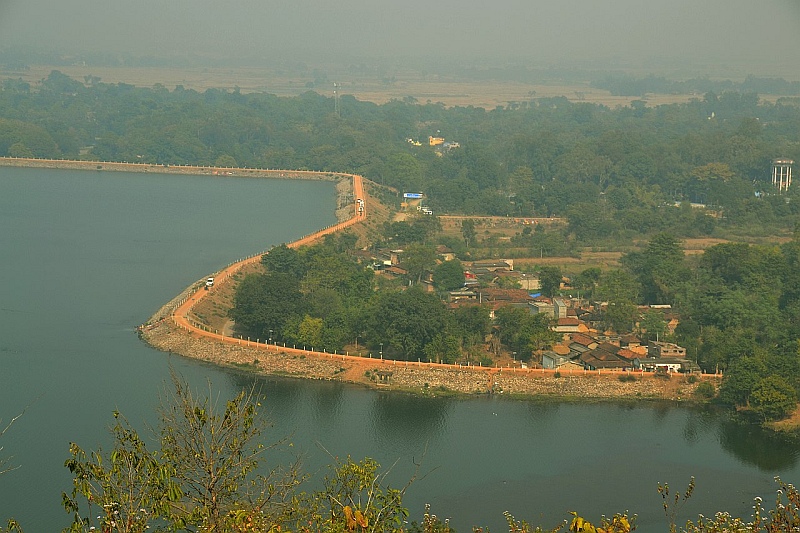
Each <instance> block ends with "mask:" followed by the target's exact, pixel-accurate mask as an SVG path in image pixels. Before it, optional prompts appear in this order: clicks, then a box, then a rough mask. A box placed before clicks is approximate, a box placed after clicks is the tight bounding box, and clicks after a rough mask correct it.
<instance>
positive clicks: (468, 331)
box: [453, 306, 492, 348]
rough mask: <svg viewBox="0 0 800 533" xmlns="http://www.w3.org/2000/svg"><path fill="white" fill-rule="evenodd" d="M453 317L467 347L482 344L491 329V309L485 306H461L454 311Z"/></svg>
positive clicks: (462, 341) (463, 343)
mask: <svg viewBox="0 0 800 533" xmlns="http://www.w3.org/2000/svg"><path fill="white" fill-rule="evenodd" d="M453 318H454V320H455V324H456V326H455V327H456V329H457V330H458V332H459V335H460V337H461V343H462V345H463V346H465V347H467V348H469V347H472V346H475V345H478V344H482V343H483V341H484V339H485V338H486V335H488V334H489V331H490V330H491V326H492V322H491V318H490V317H489V310H488V309H487V308H486V307H483V306H469V307H459V308H457V309H456V310H455V311H453Z"/></svg>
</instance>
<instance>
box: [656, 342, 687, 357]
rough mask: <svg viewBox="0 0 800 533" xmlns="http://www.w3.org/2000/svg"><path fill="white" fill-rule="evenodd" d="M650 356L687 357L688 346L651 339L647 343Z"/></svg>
mask: <svg viewBox="0 0 800 533" xmlns="http://www.w3.org/2000/svg"><path fill="white" fill-rule="evenodd" d="M647 356H648V357H656V358H659V357H673V358H674V357H683V358H685V357H686V348H684V347H682V346H678V345H677V344H674V343H671V342H659V341H650V342H648V343H647Z"/></svg>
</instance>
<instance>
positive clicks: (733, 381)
mask: <svg viewBox="0 0 800 533" xmlns="http://www.w3.org/2000/svg"><path fill="white" fill-rule="evenodd" d="M766 374H767V369H766V367H765V366H764V363H763V362H762V361H761V360H759V359H756V358H755V357H741V358H739V359H737V360H735V361H733V362H732V363H731V364H730V366H729V367H728V370H727V372H725V375H724V379H723V380H722V385H721V386H720V389H719V397H720V399H721V400H722V401H723V402H725V403H728V404H730V405H735V406H749V405H750V398H751V396H752V394H753V392H754V391H755V390H756V388H757V387H758V386H759V385H760V383H761V381H762V379H763V378H764V377H765V376H766ZM762 394H765V393H762ZM763 397H765V396H763Z"/></svg>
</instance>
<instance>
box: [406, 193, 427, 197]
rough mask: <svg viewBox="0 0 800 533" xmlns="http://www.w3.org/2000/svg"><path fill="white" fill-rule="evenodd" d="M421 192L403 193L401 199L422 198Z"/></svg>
mask: <svg viewBox="0 0 800 533" xmlns="http://www.w3.org/2000/svg"><path fill="white" fill-rule="evenodd" d="M422 196H423V195H422V193H421V192H404V193H403V198H422Z"/></svg>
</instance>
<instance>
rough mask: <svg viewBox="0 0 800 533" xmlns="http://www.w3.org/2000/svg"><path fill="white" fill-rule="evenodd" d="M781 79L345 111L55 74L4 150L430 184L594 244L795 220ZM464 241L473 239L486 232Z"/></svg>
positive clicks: (8, 100) (10, 121)
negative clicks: (615, 96) (563, 223)
mask: <svg viewBox="0 0 800 533" xmlns="http://www.w3.org/2000/svg"><path fill="white" fill-rule="evenodd" d="M628 81H630V80H628ZM650 81H652V80H650ZM696 81H697V80H696ZM768 81H769V80H755V79H754V80H753V81H752V83H749V84H739V85H736V84H731V85H730V86H728V87H727V89H726V88H723V87H722V86H720V88H719V89H718V92H717V93H707V94H706V95H705V97H703V98H697V99H695V100H692V101H690V102H688V103H685V104H670V105H661V106H655V107H650V106H647V105H644V103H643V102H641V103H640V104H639V105H636V104H634V105H632V106H631V107H620V108H616V109H610V108H608V107H604V106H601V105H595V104H589V103H586V102H577V103H574V102H570V101H569V100H567V99H566V98H535V97H532V98H531V100H530V101H528V102H524V103H522V104H524V105H520V103H519V102H518V103H516V105H508V106H505V107H502V106H500V107H497V108H495V109H492V110H484V109H480V108H472V107H453V108H446V107H444V106H442V105H439V104H419V103H416V102H414V101H413V100H407V101H396V100H395V101H391V102H388V103H386V104H382V105H376V104H373V103H369V102H360V101H358V100H356V99H354V98H352V97H349V96H343V97H341V99H340V104H341V108H342V109H341V113H340V114H336V113H335V112H334V104H333V100H332V98H330V97H326V96H322V95H319V94H316V93H314V92H308V93H305V94H302V95H300V96H297V97H291V98H288V97H277V96H274V95H270V94H263V93H252V94H242V93H241V92H239V91H238V90H234V91H224V90H219V89H208V90H206V91H204V92H198V91H195V90H187V89H184V88H183V87H176V88H174V89H173V90H168V89H167V88H165V87H163V86H160V85H156V86H154V87H152V88H144V87H134V86H132V85H127V84H124V83H115V84H112V83H103V82H102V81H101V80H100V79H99V78H97V77H94V76H87V77H86V78H85V79H84V80H82V81H79V80H73V79H70V78H69V77H67V76H65V75H64V74H61V73H60V72H58V71H53V72H52V73H51V74H50V75H49V76H48V77H47V78H45V79H43V80H42V81H41V83H39V84H35V85H33V86H31V85H29V84H27V83H24V82H20V81H18V80H16V81H15V80H7V81H6V82H5V83H4V84H3V86H2V90H0V156H4V155H13V156H30V155H33V156H34V157H68V158H88V159H97V160H112V161H129V162H146V163H155V164H165V165H176V164H198V165H212V164H219V165H223V166H229V165H241V166H247V167H267V168H307V169H314V170H330V171H354V172H359V173H362V174H364V175H366V176H367V177H369V178H371V179H373V180H375V181H377V182H378V183H382V184H385V185H389V186H392V187H394V188H396V189H397V190H400V191H420V192H424V193H425V194H426V196H427V198H428V200H429V204H430V206H431V208H432V209H434V211H436V212H447V211H451V212H461V213H466V214H472V213H474V214H491V215H499V216H551V215H558V216H567V217H569V222H570V225H569V231H570V233H571V234H572V235H573V236H574V237H575V238H577V239H578V240H580V241H583V242H585V241H588V240H596V239H604V238H608V237H619V236H625V235H628V234H631V233H651V232H654V231H657V230H662V231H663V230H665V229H669V230H670V231H671V232H672V233H673V234H676V235H678V236H692V235H705V234H708V233H710V232H713V231H714V229H715V228H717V227H740V228H744V227H747V228H750V229H751V230H752V229H755V228H761V229H763V228H769V227H774V226H776V225H778V226H780V225H783V226H784V227H785V226H786V224H787V223H789V224H791V223H792V222H793V221H794V220H795V219H796V218H797V216H798V214H800V211H799V210H798V209H799V208H798V203H797V202H796V201H795V196H796V195H795V193H794V191H791V192H790V193H789V194H788V195H783V196H782V197H777V196H775V197H772V196H770V195H769V194H767V195H765V194H762V193H769V192H770V191H771V184H770V183H769V180H770V163H771V161H772V159H774V158H776V157H789V158H792V159H794V160H800V147H798V145H797V143H796V139H797V137H798V133H799V132H798V130H799V129H800V107H798V106H796V105H792V101H791V100H788V99H787V100H779V101H778V102H776V103H771V102H765V101H761V100H759V98H758V96H757V95H756V94H755V93H752V92H745V91H747V90H753V89H755V88H756V87H760V86H763V87H767V86H770V87H772V85H774V83H773V84H772V85H770V84H769V83H767V82H768ZM598 83H599V82H598ZM706 83H707V84H708V83H710V82H708V80H706ZM787 87H788V86H787ZM772 88H775V87H772ZM737 91H738V92H737ZM437 131H441V134H442V135H444V136H445V137H446V138H447V139H448V140H454V141H458V142H459V144H460V148H455V149H452V150H449V151H446V152H442V153H440V155H441V157H437V155H436V154H437V152H436V151H435V150H434V149H433V148H431V147H429V146H425V145H424V144H423V146H414V145H412V144H410V143H408V142H406V139H408V138H423V139H424V138H427V136H428V135H434V134H436V132H437ZM755 193H758V196H756V194H755ZM787 199H789V200H791V201H788V202H787V201H785V200H787ZM676 202H679V203H680V206H679V207H676V204H675V203H676ZM689 202H696V203H702V204H708V205H713V206H714V209H716V210H717V212H718V213H719V212H723V213H724V217H719V216H709V215H708V213H706V212H704V211H702V210H696V209H694V210H693V209H691V208H689V207H688V204H689ZM684 206H685V207H684ZM402 233H403V232H402V231H398V230H397V228H396V229H395V230H393V231H392V236H395V235H396V236H397V237H398V238H399V241H398V242H400V241H402ZM464 237H465V241H466V244H467V246H471V245H472V244H473V241H474V238H475V235H473V234H472V233H471V232H470V231H467V232H466V233H465V234H464Z"/></svg>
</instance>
